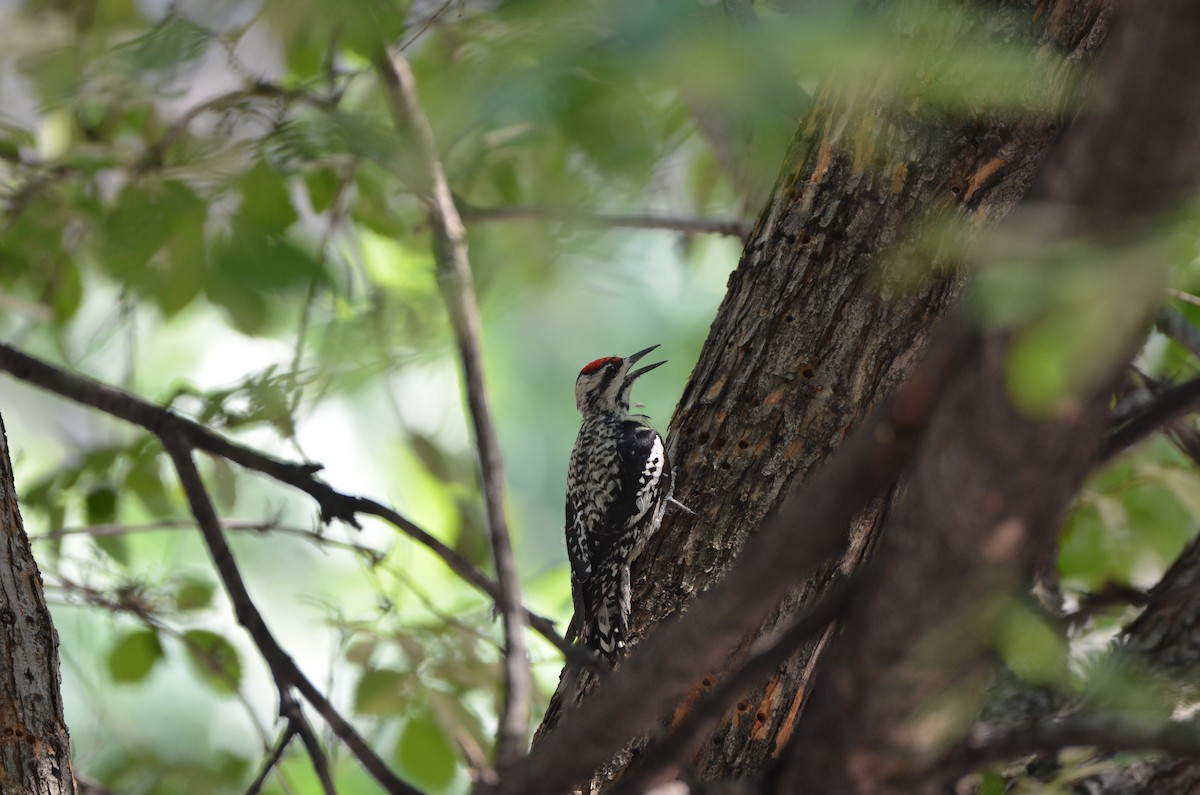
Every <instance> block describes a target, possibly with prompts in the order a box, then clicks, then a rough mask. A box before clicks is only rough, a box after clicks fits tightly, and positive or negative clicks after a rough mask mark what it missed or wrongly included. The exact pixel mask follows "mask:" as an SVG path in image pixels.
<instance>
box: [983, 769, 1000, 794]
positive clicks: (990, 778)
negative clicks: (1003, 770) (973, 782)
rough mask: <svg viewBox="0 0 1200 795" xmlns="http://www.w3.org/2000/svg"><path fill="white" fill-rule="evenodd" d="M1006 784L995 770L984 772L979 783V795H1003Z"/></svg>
mask: <svg viewBox="0 0 1200 795" xmlns="http://www.w3.org/2000/svg"><path fill="white" fill-rule="evenodd" d="M1006 786H1007V782H1006V781H1005V780H1004V776H1002V775H1000V774H999V773H997V772H996V771H995V770H985V771H984V772H983V777H982V779H981V780H980V782H979V790H978V792H979V795H1004V791H1005V787H1006Z"/></svg>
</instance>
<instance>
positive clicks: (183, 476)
mask: <svg viewBox="0 0 1200 795" xmlns="http://www.w3.org/2000/svg"><path fill="white" fill-rule="evenodd" d="M159 438H161V439H162V442H163V445H164V446H165V447H166V449H167V453H168V454H169V455H170V456H171V461H172V462H174V464H175V471H176V472H177V473H178V475H179V482H180V485H181V486H182V487H183V491H184V493H185V494H186V495H187V498H188V504H189V505H190V506H191V509H192V515H193V516H195V517H196V523H197V524H198V525H199V526H200V532H201V534H202V535H203V537H204V542H205V544H206V545H207V547H208V551H209V554H210V555H211V556H212V560H213V565H214V566H215V567H216V570H217V574H218V576H219V577H220V578H221V583H222V585H224V587H225V592H226V594H227V595H228V596H229V601H230V602H231V603H232V604H233V611H234V615H235V616H236V617H237V621H238V623H239V624H241V625H242V627H244V628H245V630H246V632H248V633H249V634H250V637H251V638H252V639H253V640H254V644H255V646H257V647H258V650H259V653H260V654H262V657H263V660H264V661H265V662H266V663H267V666H268V667H269V668H270V669H271V674H272V676H273V677H274V679H275V683H276V686H277V687H278V688H279V697H280V714H281V715H282V716H283V717H284V718H288V717H289V716H288V715H287V714H286V713H287V710H288V705H289V703H293V702H294V700H293V698H292V696H291V694H290V689H291V688H292V687H295V688H296V689H297V690H299V691H300V693H301V694H302V695H303V696H304V697H305V699H307V700H308V702H309V703H310V704H312V705H313V708H314V709H316V710H317V712H318V713H319V714H320V715H321V717H322V718H323V719H324V720H325V722H326V723H328V724H329V727H330V729H332V730H333V733H334V734H335V735H337V737H338V738H339V739H340V740H341V741H342V742H344V743H345V744H346V747H347V748H348V749H350V752H351V753H352V754H354V756H355V757H356V758H357V759H358V760H359V762H361V763H362V765H363V767H364V768H366V770H367V772H368V773H370V774H371V776H372V777H374V778H375V780H376V781H378V782H379V783H380V784H382V785H383V786H384V788H385V789H386V790H387V791H388V792H389V793H400V794H401V795H420V790H418V789H416V788H415V787H412V786H411V785H409V784H407V783H405V782H404V781H402V780H401V779H400V778H399V777H397V776H396V774H395V773H393V772H392V771H391V770H390V769H389V768H388V766H387V764H386V763H384V761H383V760H382V759H381V758H379V756H378V755H377V754H376V753H375V751H374V750H373V749H372V748H371V746H370V745H368V744H367V742H366V741H365V740H363V738H362V737H361V736H360V735H359V733H358V732H357V731H356V730H355V729H354V727H353V726H351V725H350V723H349V721H347V720H346V719H345V718H343V717H342V716H341V714H340V713H339V712H338V711H337V710H336V709H335V708H334V706H333V705H332V704H331V703H329V701H328V699H326V698H325V696H324V694H323V693H321V692H320V691H319V690H318V689H317V688H316V686H314V685H313V683H312V682H311V681H310V680H309V679H308V677H306V676H305V675H304V673H303V672H302V671H301V670H300V669H299V668H298V667H297V666H296V663H295V662H294V661H293V660H292V658H291V657H290V656H289V655H288V653H287V652H286V651H284V650H283V647H282V646H280V645H279V643H278V641H276V640H275V636H274V635H272V634H271V630H270V629H268V628H267V625H266V622H265V621H263V618H262V614H261V613H259V612H258V608H257V607H256V606H255V604H254V600H253V599H252V598H251V597H250V592H249V591H248V590H247V589H246V583H245V581H244V580H242V574H241V572H240V571H239V570H238V567H237V563H236V562H235V561H234V559H233V552H232V551H231V550H230V548H229V544H228V543H226V541H225V535H224V533H222V532H221V524H220V521H219V520H218V519H217V513H216V510H215V509H214V508H213V505H212V500H211V499H209V496H208V491H207V489H205V487H204V481H203V480H201V478H200V472H199V471H198V470H197V469H196V462H195V461H193V460H192V451H191V449H190V448H189V447H188V444H187V441H186V438H185V437H184V435H183V434H182V433H180V432H176V430H175V429H174V428H172V427H171V426H169V425H168V426H167V427H165V428H163V429H162V430H161V434H160V437H159ZM300 730H301V729H300V727H299V726H298V727H297V731H300ZM301 736H302V737H303V734H301ZM306 747H307V743H306ZM309 750H310V751H311V750H312V749H311V748H310V749H309ZM317 750H318V754H319V755H320V756H322V757H323V755H321V754H320V753H319V749H317ZM313 764H314V767H315V768H316V769H317V772H318V774H320V771H321V769H322V765H323V763H322V762H321V761H318V760H316V759H314V762H313Z"/></svg>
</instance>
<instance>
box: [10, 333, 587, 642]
mask: <svg viewBox="0 0 1200 795" xmlns="http://www.w3.org/2000/svg"><path fill="white" fill-rule="evenodd" d="M0 370H3V371H6V372H8V373H9V374H10V375H12V376H13V377H14V378H16V379H18V380H21V381H24V382H26V383H28V384H32V385H33V386H36V387H39V388H41V389H45V390H47V391H49V392H53V393H54V394H56V395H59V396H61V397H64V398H66V399H68V400H71V401H74V402H75V403H79V404H81V405H84V406H90V407H92V408H94V409H98V410H100V411H102V412H104V413H105V414H108V415H110V416H113V417H116V418H118V419H121V420H124V421H126V422H129V423H132V424H134V425H137V426H139V427H141V428H145V429H146V430H148V431H150V433H152V434H155V435H156V436H161V435H162V429H164V428H166V427H168V426H170V427H172V428H173V429H174V431H175V432H177V433H179V434H182V435H183V437H184V438H185V439H186V441H187V442H188V444H189V445H191V446H192V447H194V448H195V449H198V450H204V451H205V452H207V453H211V454H213V455H217V456H220V457H222V458H226V459H228V460H230V461H232V462H234V463H235V464H238V465H239V466H242V467H245V468H246V469H250V470H253V471H255V472H261V473H262V474H264V475H267V476H268V477H271V478H274V479H275V480H277V481H279V482H280V483H284V484H286V485H289V486H292V487H293V488H295V489H298V490H299V491H302V492H304V493H305V494H307V495H309V496H310V497H312V498H313V499H314V500H316V502H317V505H318V507H319V509H320V512H321V521H322V522H324V523H326V524H328V523H329V522H331V521H333V520H335V519H337V520H340V521H343V522H346V523H347V524H349V525H350V526H352V527H358V526H359V524H358V518H357V517H358V514H366V515H369V516H376V517H378V518H380V519H383V520H384V521H386V522H388V523H389V524H391V525H393V526H395V527H396V528H397V529H398V530H400V531H402V532H403V533H405V534H406V535H408V536H409V537H410V538H412V539H413V540H414V541H416V542H417V543H419V544H421V545H422V546H424V547H426V548H427V549H429V550H430V551H431V552H433V553H434V554H435V555H437V556H438V557H439V558H440V559H441V560H442V562H443V563H445V564H446V566H447V567H448V568H449V569H450V570H451V571H453V572H454V573H455V574H457V575H458V576H459V577H461V578H462V579H463V580H464V581H465V582H467V583H468V584H470V585H471V586H472V587H474V588H476V589H478V590H479V591H482V592H483V593H485V594H487V595H488V596H489V597H490V598H491V599H492V600H493V601H496V602H498V601H499V598H500V589H499V587H498V586H497V584H496V583H495V582H493V581H492V580H491V579H489V578H488V577H486V576H485V575H484V574H483V573H482V572H480V571H479V569H477V568H475V567H474V566H473V565H471V563H470V561H468V560H467V559H466V558H464V557H463V556H462V555H460V554H459V553H458V552H456V551H454V550H453V549H451V548H450V547H448V546H446V545H445V544H443V543H442V542H441V541H439V540H438V539H437V538H435V537H434V536H432V535H431V534H430V533H428V532H426V531H425V530H424V529H422V528H421V527H419V526H418V525H416V524H415V523H413V522H412V521H410V520H409V519H408V518H406V517H404V516H403V515H401V514H400V513H399V512H397V511H395V510H393V509H392V508H389V507H387V506H386V505H383V504H381V503H379V502H376V501H375V500H372V499H369V498H366V497H356V496H353V495H350V494H344V493H342V492H340V491H337V490H336V489H334V488H333V487H331V486H330V485H329V484H328V483H325V482H324V481H322V480H321V479H320V478H318V477H316V473H317V472H318V471H320V470H321V465H320V464H294V463H290V462H287V461H281V460H280V459H277V458H274V457H272V456H269V455H267V454H266V453H262V452H260V451H258V450H254V449H251V448H249V447H246V446H244V445H240V444H238V443H236V442H232V441H230V440H228V439H226V438H224V437H222V436H220V435H218V434H216V433H213V432H212V431H210V430H208V429H207V428H205V427H204V426H203V425H200V424H199V423H196V422H193V421H191V420H189V419H187V418H185V417H182V416H180V415H178V414H176V413H174V412H172V411H169V410H167V409H164V408H163V407H161V406H156V405H154V404H153V403H149V402H147V401H145V400H142V399H141V398H139V397H137V396H136V395H132V394H130V393H128V392H125V391H123V390H121V389H117V388H116V387H112V386H109V385H107V384H102V383H100V382H99V381H96V380H94V379H91V378H87V377H85V376H81V375H77V374H75V373H70V372H67V371H66V370H63V369H62V368H60V367H55V366H54V365H52V364H50V363H48V362H44V361H42V360H40V359H37V358H35V357H33V356H30V355H28V354H26V353H23V352H21V351H19V350H17V349H16V348H13V347H11V346H9V345H5V344H3V343H0ZM526 615H527V618H528V621H529V624H530V626H531V627H533V628H534V629H535V630H537V631H538V632H539V633H540V634H541V635H543V636H544V637H545V638H546V640H548V641H550V643H552V644H553V645H554V646H555V648H557V649H559V650H560V651H562V652H563V654H565V655H566V656H567V657H569V658H571V659H577V660H578V661H579V662H582V663H585V664H588V663H589V662H590V657H586V656H583V657H581V655H579V654H577V653H576V650H575V648H574V647H573V646H572V645H571V644H570V643H568V642H567V641H566V640H565V639H564V638H563V637H562V635H560V634H559V633H558V631H557V630H556V629H555V628H554V624H553V623H552V622H551V621H550V620H549V619H547V618H545V617H543V616H539V615H537V614H536V613H532V612H528V611H527V613H526Z"/></svg>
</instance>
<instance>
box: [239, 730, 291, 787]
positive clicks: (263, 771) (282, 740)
mask: <svg viewBox="0 0 1200 795" xmlns="http://www.w3.org/2000/svg"><path fill="white" fill-rule="evenodd" d="M295 736H296V726H295V724H293V723H291V722H289V723H288V724H287V725H286V726H284V728H283V733H282V734H280V735H279V740H277V741H276V743H275V745H274V747H273V748H271V752H270V753H269V754H267V756H266V758H265V759H263V762H262V767H260V768H259V771H258V775H257V776H255V777H254V780H253V781H251V782H250V786H249V787H247V788H246V795H258V793H259V792H262V787H263V784H265V783H267V777H268V776H270V775H271V771H272V770H274V769H275V766H276V765H278V764H279V762H280V760H282V759H283V752H284V751H286V750H287V747H288V744H289V743H291V741H292V738H293V737H295Z"/></svg>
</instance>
